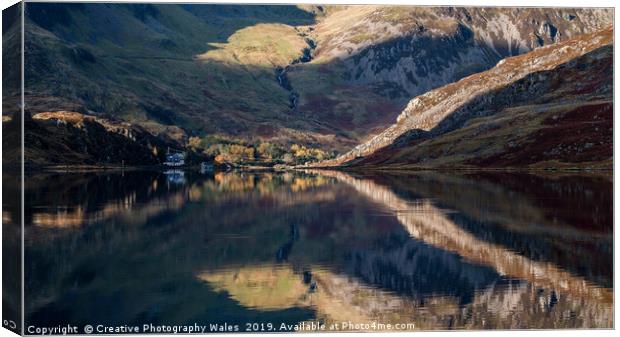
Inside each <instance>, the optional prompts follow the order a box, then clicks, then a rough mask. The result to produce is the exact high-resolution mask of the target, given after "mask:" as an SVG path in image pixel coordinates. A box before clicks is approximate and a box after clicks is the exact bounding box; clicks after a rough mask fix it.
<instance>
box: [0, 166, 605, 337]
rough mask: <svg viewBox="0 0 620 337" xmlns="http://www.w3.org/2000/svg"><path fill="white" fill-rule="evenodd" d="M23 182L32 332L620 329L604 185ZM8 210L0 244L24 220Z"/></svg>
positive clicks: (597, 181) (299, 175)
mask: <svg viewBox="0 0 620 337" xmlns="http://www.w3.org/2000/svg"><path fill="white" fill-rule="evenodd" d="M9 178H10V177H7V178H6V179H5V180H4V181H3V183H4V184H8V185H9V186H10V185H12V184H15V181H14V180H11V179H9ZM26 181H27V186H26V187H27V188H26V205H27V207H26V209H25V215H26V227H25V232H26V238H25V241H26V258H27V259H28V261H29V263H28V264H27V265H26V279H27V280H28V283H27V284H26V299H27V301H26V303H28V306H27V307H26V318H27V323H29V324H36V325H50V324H51V325H55V324H58V323H59V322H67V321H69V322H72V323H75V324H87V323H88V322H89V321H92V319H93V317H97V320H98V321H100V322H102V323H105V324H142V323H144V322H151V323H153V324H186V323H190V324H193V323H192V322H197V323H198V324H201V323H203V322H207V321H208V322H229V323H243V322H244V320H248V319H252V320H253V321H257V322H271V323H274V324H277V325H279V324H280V323H281V322H284V323H287V324H294V323H298V322H300V321H304V320H314V319H318V320H322V321H325V322H328V323H329V322H342V321H350V322H367V321H373V320H376V321H378V322H384V323H392V324H393V323H404V322H415V324H416V329H447V328H458V329H463V328H519V329H523V328H569V327H570V328H586V327H590V328H602V327H609V326H611V325H612V324H613V310H612V309H613V306H612V304H613V301H612V300H613V297H612V292H611V289H612V284H613V268H612V265H613V263H612V262H613V253H612V251H613V249H612V247H613V221H612V218H613V217H612V213H613V212H612V211H611V207H612V206H611V200H612V196H613V192H612V182H611V179H610V177H608V176H605V175H601V176H597V175H548V176H535V175H528V174H509V173H503V174H460V175H444V174H435V173H424V172H422V173H417V174H396V175H386V174H382V175H356V176H351V175H348V174H344V173H342V172H330V171H322V172H319V173H313V172H295V173H290V172H289V173H243V172H240V173H218V174H215V175H211V176H199V175H196V174H193V173H191V172H185V173H182V172H176V173H175V172H168V173H161V172H157V171H125V172H91V173H49V174H40V175H37V176H33V177H29V178H28V179H27V180H26ZM11 201H12V200H11V199H8V200H7V202H8V203H9V205H7V206H9V207H4V208H5V209H7V212H6V213H5V214H3V221H4V223H3V225H4V226H5V228H12V227H13V226H15V222H14V221H15V220H16V219H17V218H18V217H19V215H20V214H21V213H20V212H19V210H18V209H17V208H14V207H10V206H12V205H11V204H10V202H11ZM574 205H582V207H581V208H578V207H575V206H574ZM256 214H260V216H256ZM86 298H87V299H88V300H82V299H86ZM102 304H105V305H102ZM567 313H570V314H567Z"/></svg>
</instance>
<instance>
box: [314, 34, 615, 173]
mask: <svg viewBox="0 0 620 337" xmlns="http://www.w3.org/2000/svg"><path fill="white" fill-rule="evenodd" d="M612 43H613V29H612V28H611V27H610V28H607V29H605V30H602V31H600V32H596V33H592V34H585V35H582V36H581V37H578V38H575V39H572V40H569V41H567V42H564V43H559V44H555V45H550V46H547V47H542V48H538V49H536V50H534V51H532V52H530V53H528V54H523V55H520V56H515V57H511V58H507V59H504V60H502V61H500V62H499V63H498V65H497V66H496V67H494V68H493V69H491V70H489V71H486V72H482V73H479V74H475V75H471V76H469V77H466V78H464V79H461V80H460V81H458V82H455V83H452V84H448V85H446V86H444V87H441V88H439V89H435V90H432V91H429V92H427V93H425V94H423V95H420V96H417V97H416V98H414V99H412V100H411V101H410V102H409V103H408V105H407V107H406V108H405V109H404V110H403V112H402V113H401V114H400V115H399V117H398V118H397V122H396V123H395V124H393V125H392V126H390V127H389V128H387V129H386V130H384V131H383V132H382V133H381V134H379V135H377V136H375V137H374V138H372V139H371V140H370V141H368V142H366V143H362V144H360V145H358V146H357V147H356V148H354V149H353V150H351V151H349V152H347V153H346V154H343V155H342V156H340V157H338V158H336V159H334V160H331V161H324V162H322V163H318V164H316V166H327V167H329V166H343V165H344V166H382V165H386V166H399V164H400V165H404V164H405V163H406V162H407V159H403V158H401V159H402V161H401V162H398V160H395V162H393V163H391V162H390V159H389V158H388V157H389V156H390V155H392V156H394V155H396V153H395V152H399V150H398V149H403V148H407V147H409V148H411V147H415V146H416V145H419V143H423V142H424V141H426V140H429V139H433V138H437V139H440V138H441V136H442V135H445V134H447V133H449V132H450V131H453V130H455V129H458V128H460V127H462V126H463V125H464V124H465V123H467V122H468V121H469V120H473V119H475V118H483V117H485V116H491V115H493V113H496V112H497V111H495V110H493V108H494V107H493V101H494V100H498V101H500V102H499V103H498V104H504V105H505V106H506V107H510V104H511V102H510V101H511V100H512V101H517V102H521V104H527V103H528V100H530V101H532V102H531V104H534V100H535V99H534V98H533V97H532V95H536V94H537V87H536V84H537V81H540V82H542V80H544V79H545V77H544V75H543V73H544V72H545V71H547V72H550V71H551V72H552V71H553V70H555V69H562V66H563V65H565V64H568V63H570V62H571V61H574V60H576V59H579V58H580V57H584V55H588V54H589V53H595V54H596V51H597V50H598V49H605V47H607V49H606V50H604V51H602V52H600V51H599V53H600V54H602V55H594V56H592V58H593V60H592V62H596V60H597V59H598V58H606V60H607V62H603V64H602V65H600V67H603V68H602V69H603V71H602V74H601V76H600V78H597V79H595V81H596V80H598V81H600V82H597V83H598V84H602V88H603V89H606V92H603V93H600V94H601V95H602V96H603V98H604V99H603V101H604V102H603V103H602V104H603V108H601V111H600V112H601V113H602V114H603V115H607V114H609V112H610V110H608V109H607V106H608V105H609V104H612V103H605V102H608V101H612V96H611V95H612V90H610V89H611V86H609V83H612V82H610V81H607V80H609V79H610V77H609V76H610V75H611V74H612V72H611V71H609V70H610V69H611V64H609V61H610V59H612V58H613V56H612V55H613V49H612V47H611V45H612ZM587 62H588V61H586V64H585V65H577V66H576V67H581V68H580V69H577V70H575V72H576V73H582V75H586V76H587V75H588V74H587V73H586V69H587V66H588V63H587ZM590 65H591V64H590ZM600 67H599V68H600ZM596 69H598V68H596ZM605 70H607V71H605ZM593 71H594V70H593ZM599 72H600V69H599ZM605 75H607V76H605ZM527 76H531V78H529V79H527V78H526V77H527ZM536 76H539V77H540V78H536ZM522 79H525V80H529V82H531V83H525V85H526V86H524V87H522V88H519V90H523V89H527V90H529V91H525V92H521V93H515V92H510V94H506V95H505V96H506V98H505V100H507V102H504V103H502V102H501V99H500V98H498V97H499V96H494V95H495V93H496V91H497V92H499V91H501V89H502V88H508V89H510V88H509V86H510V84H513V83H517V82H518V81H519V80H522ZM567 80H569V79H568V78H565V79H562V78H560V79H559V81H567ZM585 83H586V84H590V87H588V88H586V91H588V90H589V92H584V93H582V94H584V95H585V94H593V95H594V94H596V90H595V88H593V87H591V86H592V84H593V83H592V81H590V82H585ZM575 86H577V84H575ZM574 89H578V88H577V87H575V88H574ZM555 90H557V88H556V89H555ZM541 92H542V93H547V94H548V95H553V94H554V93H553V90H548V91H541ZM519 95H520V96H519ZM518 97H521V101H519V99H518ZM575 97H576V99H575V100H576V101H579V99H583V98H582V97H580V96H579V93H577V94H575ZM553 99H555V101H554V100H553ZM591 99H593V98H592V97H588V99H587V100H584V101H583V102H581V103H582V105H583V106H587V105H588V104H590V105H592V103H588V100H591ZM550 102H551V103H552V104H553V103H556V104H560V103H561V98H557V97H556V98H553V97H552V99H551V101H550ZM571 103H579V102H571ZM595 103H596V102H595ZM498 109H499V108H498ZM500 110H501V109H500ZM586 110H587V109H586ZM499 117H501V116H499ZM499 117H497V116H496V118H499ZM483 132H484V131H483ZM453 141H456V140H453ZM416 142H417V143H416ZM592 146H593V145H592ZM382 151H384V152H390V151H391V154H388V153H384V154H381V152H382ZM427 155H428V153H427ZM453 155H454V158H455V159H456V158H458V155H459V153H455V154H453ZM608 155H609V158H611V153H608ZM421 156H423V154H419V156H418V157H416V158H417V161H416V160H413V159H412V160H411V161H410V162H408V163H409V164H412V165H413V164H414V163H417V164H419V166H425V164H424V163H423V162H424V158H422V157H421ZM455 161H456V162H458V159H456V160H455ZM382 163H383V164H382ZM460 164H464V163H460ZM487 164H491V163H489V162H487ZM515 164H518V163H515ZM528 164H530V163H528ZM437 165H439V164H435V165H434V166H437ZM431 166H433V165H431ZM501 166H503V165H501Z"/></svg>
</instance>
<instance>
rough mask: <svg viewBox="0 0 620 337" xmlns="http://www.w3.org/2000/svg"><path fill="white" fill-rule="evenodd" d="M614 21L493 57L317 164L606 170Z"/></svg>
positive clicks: (610, 139) (609, 144)
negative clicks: (365, 139) (373, 134)
mask: <svg viewBox="0 0 620 337" xmlns="http://www.w3.org/2000/svg"><path fill="white" fill-rule="evenodd" d="M612 127H613V29H612V28H607V29H604V30H601V31H599V32H596V33H592V34H584V35H581V36H580V37H577V38H575V39H572V40H569V41H566V42H563V43H558V44H555V45H550V46H546V47H541V48H538V49H536V50H534V51H532V52H530V53H527V54H524V55H520V56H515V57H511V58H507V59H505V60H503V61H500V62H499V63H498V64H497V66H496V67H494V68H492V69H491V70H488V71H485V72H482V73H478V74H475V75H472V76H469V77H466V78H464V79H462V80H460V81H458V82H455V83H452V84H449V85H446V86H443V87H441V88H438V89H436V90H432V91H429V92H427V93H426V94H423V95H421V96H418V97H416V98H414V99H413V100H411V101H410V102H409V104H408V105H407V107H406V108H405V110H404V111H403V112H402V113H401V114H400V116H399V117H398V120H397V122H396V124H394V125H392V126H391V127H389V128H388V129H386V130H385V131H383V132H382V133H381V134H379V135H377V136H376V137H374V138H372V139H371V140H370V141H368V142H366V143H363V144H361V145H359V146H357V147H356V148H354V149H353V150H351V151H349V152H348V153H346V154H344V155H342V156H340V157H338V158H336V159H334V160H331V161H326V162H322V163H320V164H318V165H319V166H325V167H328V166H347V167H358V166H359V167H366V168H370V167H374V168H392V169H397V168H428V167H435V168H437V167H443V168H468V167H470V168H475V167H478V168H479V167H482V168H506V167H508V168H610V167H611V164H612V155H613V149H612V145H613V130H612Z"/></svg>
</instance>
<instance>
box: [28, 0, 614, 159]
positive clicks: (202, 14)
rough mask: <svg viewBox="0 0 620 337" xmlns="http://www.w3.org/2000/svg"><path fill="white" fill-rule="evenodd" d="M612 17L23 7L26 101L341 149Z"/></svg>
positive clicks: (560, 12) (503, 11)
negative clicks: (442, 89) (411, 102)
mask: <svg viewBox="0 0 620 337" xmlns="http://www.w3.org/2000/svg"><path fill="white" fill-rule="evenodd" d="M612 18H613V11H611V10H605V9H570V8H563V9H549V8H547V9H514V8H493V9H488V8H443V7H442V8H430V7H429V8H415V7H387V6H349V7H347V6H344V7H331V6H219V5H148V4H47V3H29V4H28V5H27V18H26V46H25V50H26V54H27V55H26V67H25V71H26V102H27V106H28V107H29V108H30V109H31V111H33V112H34V113H37V112H46V111H63V110H66V111H78V112H80V113H84V114H91V115H99V114H108V115H111V116H113V117H114V118H117V119H121V120H124V121H127V122H131V123H134V124H139V125H141V126H142V127H144V128H145V129H147V130H149V131H150V132H152V133H154V134H162V133H163V134H168V133H170V132H174V133H176V134H178V133H179V132H182V133H184V134H185V135H198V136H204V135H212V134H221V135H228V136H234V137H242V138H248V139H254V138H261V139H270V140H273V141H276V142H280V143H287V142H289V143H290V142H298V143H303V144H307V145H315V146H317V145H322V146H324V147H326V148H327V149H336V150H340V151H343V150H345V149H349V148H351V147H352V146H354V144H357V143H358V142H359V141H360V140H363V139H365V137H367V136H368V135H369V134H370V135H372V134H375V133H377V132H379V131H380V130H382V129H383V128H384V127H386V126H387V125H389V124H390V123H391V121H392V120H393V119H394V118H395V117H396V115H397V114H398V112H399V111H401V110H402V108H403V107H404V105H405V103H406V101H407V100H408V99H409V98H410V97H412V96H415V95H418V94H421V93H424V92H426V91H427V90H430V89H433V88H436V87H438V86H441V85H444V84H447V83H450V82H453V81H455V80H458V79H460V78H462V77H464V76H467V75H469V74H472V73H475V72H478V71H481V70H485V69H488V68H490V67H492V66H493V65H495V64H496V63H497V61H499V60H500V59H502V58H504V57H506V56H512V55H517V54H521V53H524V52H528V51H530V50H532V49H534V48H536V47H539V46H543V45H548V44H552V43H555V42H558V41H564V40H566V39H568V38H571V37H574V36H577V35H579V34H582V33H587V32H591V31H593V30H595V29H598V28H600V27H602V26H605V25H608V24H610V22H611V20H612Z"/></svg>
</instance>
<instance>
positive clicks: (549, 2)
mask: <svg viewBox="0 0 620 337" xmlns="http://www.w3.org/2000/svg"><path fill="white" fill-rule="evenodd" d="M32 2H39V1H37V0H34V1H32ZM56 2H71V1H66V0H58V1H56ZM72 2H79V1H72ZM82 2H119V3H121V2H155V3H188V2H193V3H245V4H258V3H271V4H291V3H295V4H302V3H304V4H383V5H388V4H392V5H418V6H499V7H517V6H518V7H614V20H615V22H614V26H615V27H620V26H618V20H619V19H618V15H616V14H617V13H616V9H615V6H616V3H615V1H613V0H590V1H587V2H584V1H578V0H563V1H559V0H537V1H535V0H520V1H511V0H492V1H467V0H431V1H428V2H426V1H420V0H414V1H407V0H388V1H381V0H326V1H320V0H299V1H291V0H289V1H287V0H266V1H261V0H243V1H238V0H237V1H235V0H230V1H222V0H210V1H196V0H194V1H182V0H166V1H162V0H150V1H145V0H136V1H118V0H117V1H97V0H95V1H82ZM15 3H17V1H15V0H0V4H1V5H2V6H1V7H2V9H5V8H7V7H9V6H11V5H13V4H15ZM22 20H23V17H22ZM0 22H1V19H0ZM22 29H23V25H22ZM22 39H23V33H22ZM614 41H618V30H617V29H616V30H615V31H614ZM0 48H1V47H0ZM22 48H23V42H22ZM22 51H23V50H22ZM617 57H618V56H617V54H616V53H615V47H614V66H615V65H616V64H618V63H617V62H616V61H617ZM22 64H23V52H22ZM614 69H615V68H614ZM614 73H615V70H614ZM0 75H1V68H0ZM22 76H23V69H22ZM618 84H619V81H618V78H617V77H616V76H614V117H615V101H616V100H617V99H618V95H617V88H618ZM23 103H24V102H23V81H22V106H23ZM22 116H23V114H22ZM617 126H618V120H617V119H616V118H614V131H615V130H617ZM22 128H23V123H22ZM0 135H1V131H0ZM22 137H23V130H22ZM618 137H620V136H618V133H616V132H614V144H615V145H617V144H620V143H619V142H618ZM619 152H620V150H619V149H618V146H614V158H618V154H619ZM1 153H2V149H1V147H0V158H1ZM22 158H23V148H22ZM616 164H617V161H616V160H614V175H615V173H616V168H617V166H616ZM1 171H2V168H1V166H0V173H1ZM23 183H24V181H23V160H22V186H23ZM0 185H1V182H0ZM617 193H618V186H617V184H615V182H614V196H615V195H617ZM21 197H22V203H23V201H24V195H23V189H22V196H21ZM1 203H2V195H1V193H0V204H1ZM618 203H619V202H618V200H617V199H616V198H614V294H615V293H616V291H617V289H618V288H619V287H618V278H616V277H615V276H616V274H615V271H616V270H618V259H617V257H618V255H617V253H618V251H617V250H616V249H615V248H616V246H615V241H616V240H615V238H616V236H617V235H618V233H617V232H616V231H615V224H616V223H617V219H618V213H617V212H616V210H617V209H618ZM23 216H24V214H23V208H22V219H23ZM22 232H23V231H22ZM1 238H2V233H1V231H0V249H1V247H2V240H1ZM22 244H23V236H22ZM22 247H23V245H22ZM22 261H23V251H22ZM22 271H23V269H22ZM1 274H2V270H1V269H0V280H1ZM22 278H23V275H22ZM22 286H23V282H22ZM22 296H23V290H22ZM614 309H615V312H614V325H615V326H617V325H616V324H617V323H616V322H620V321H619V317H620V315H619V310H617V307H616V306H615V305H614ZM1 312H2V307H1V306H0V317H1ZM22 324H23V320H22ZM22 331H23V330H22ZM460 332H461V333H465V334H485V335H486V336H516V335H519V336H520V335H522V334H525V335H529V336H540V335H542V334H543V333H544V335H545V336H562V337H565V336H582V335H583V334H586V333H587V334H588V337H596V336H611V335H612V334H615V333H614V331H613V330H543V331H539V330H534V331H532V330H528V331H523V330H519V331H503V330H501V331H498V330H493V331H480V330H476V331H460ZM350 334H352V335H358V334H359V333H350ZM405 334H408V333H390V335H394V336H396V335H398V336H401V335H405ZM418 334H423V335H432V336H450V337H452V336H454V334H455V332H445V331H441V332H419V333H418ZM278 335H293V334H278ZM312 335H315V334H312ZM316 335H319V334H316ZM320 335H321V336H326V335H332V334H330V333H321V334H320ZM379 335H380V336H385V335H384V334H379V333H369V334H367V333H365V334H364V336H379ZM5 336H6V337H9V336H15V334H13V333H11V332H10V331H8V330H6V329H3V328H0V337H5ZM145 336H146V335H145ZM164 336H165V335H164ZM169 336H173V335H169Z"/></svg>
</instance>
